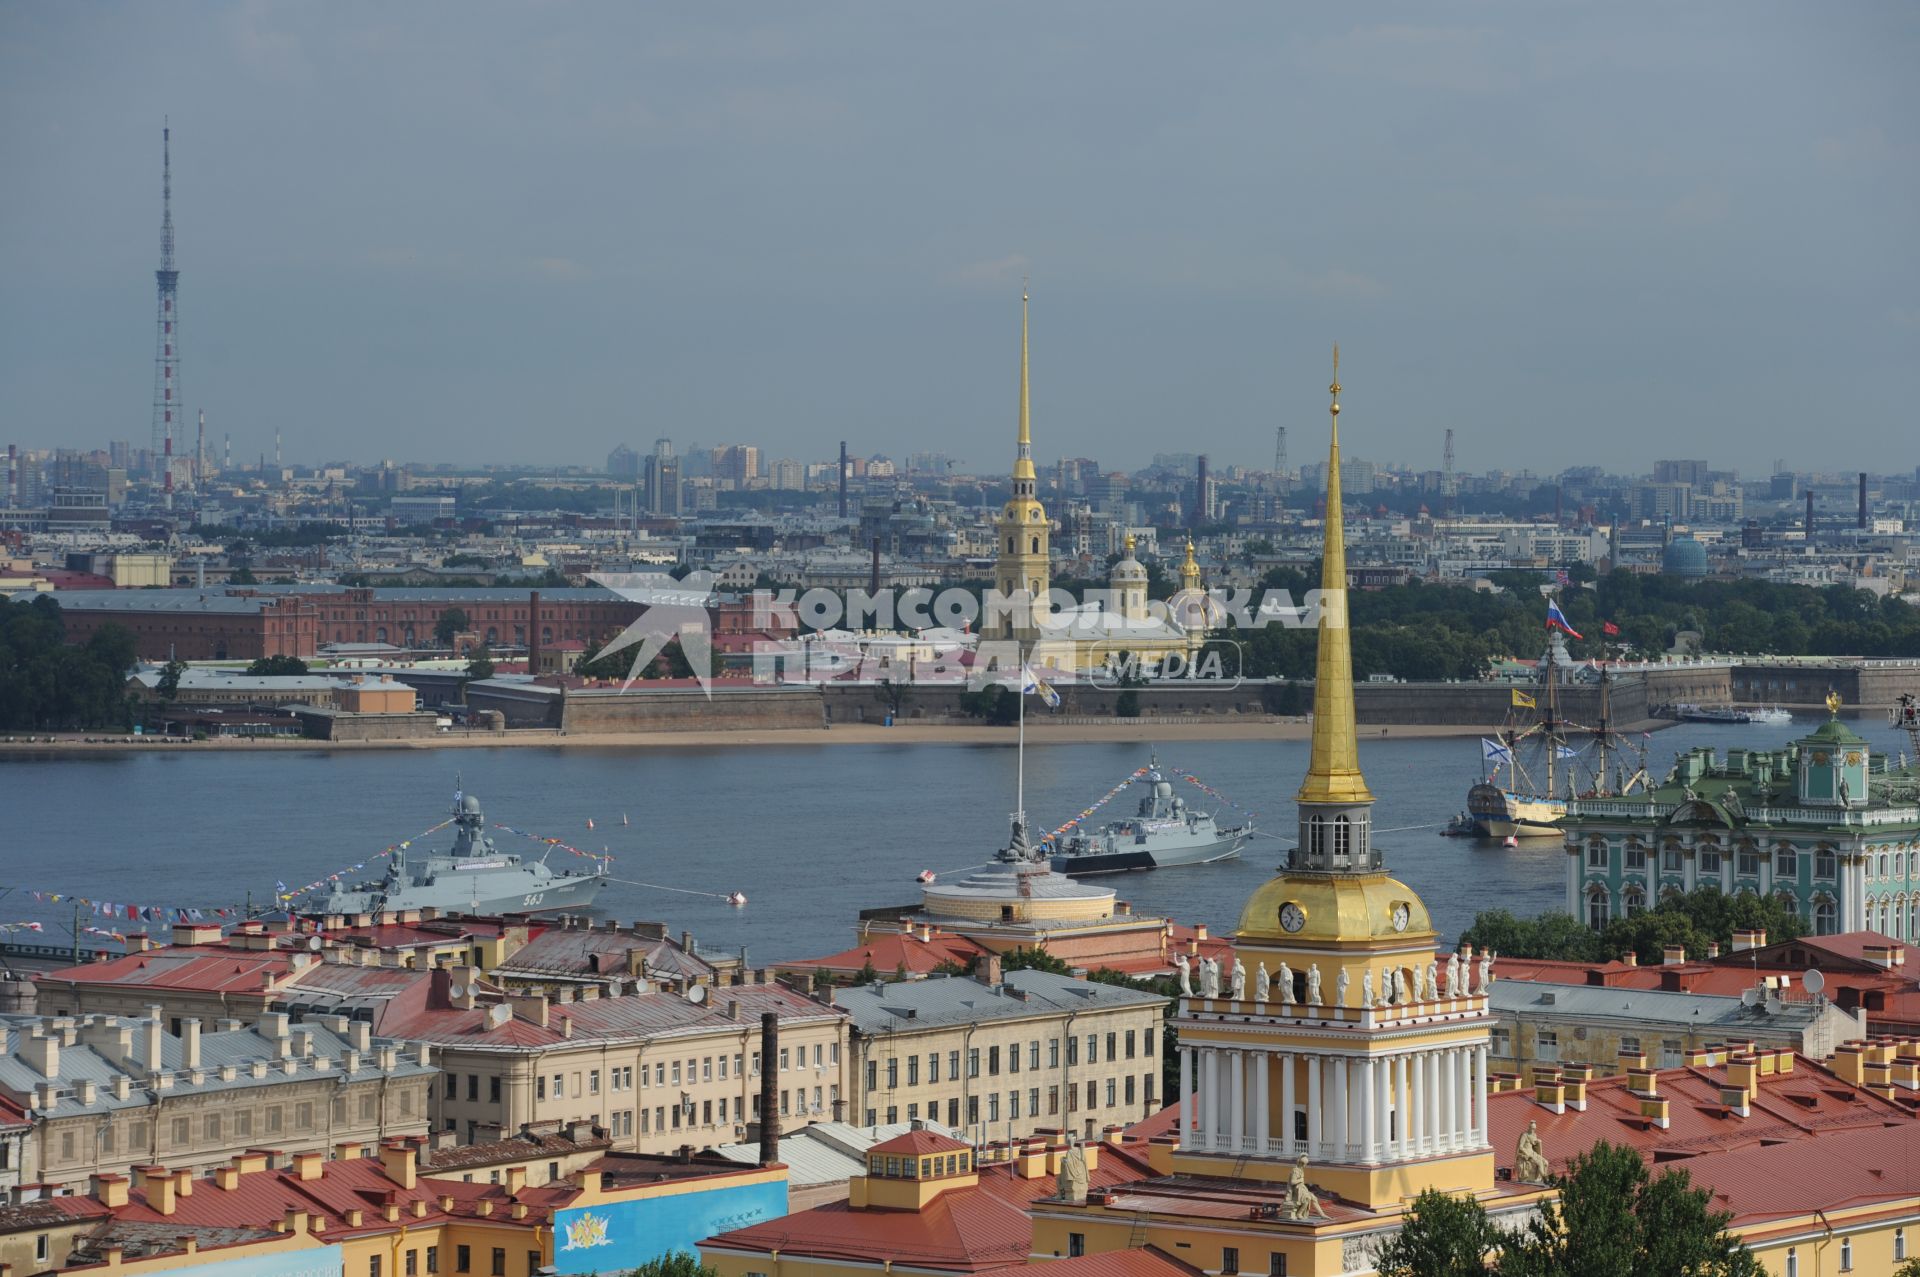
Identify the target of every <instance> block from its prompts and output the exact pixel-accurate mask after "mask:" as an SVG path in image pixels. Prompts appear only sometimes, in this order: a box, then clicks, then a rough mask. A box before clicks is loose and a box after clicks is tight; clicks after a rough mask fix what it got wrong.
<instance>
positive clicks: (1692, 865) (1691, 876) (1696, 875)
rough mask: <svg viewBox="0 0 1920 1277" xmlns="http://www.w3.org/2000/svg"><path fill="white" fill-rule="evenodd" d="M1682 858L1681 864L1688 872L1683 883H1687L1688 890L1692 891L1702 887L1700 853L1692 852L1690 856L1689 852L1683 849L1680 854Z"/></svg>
mask: <svg viewBox="0 0 1920 1277" xmlns="http://www.w3.org/2000/svg"><path fill="white" fill-rule="evenodd" d="M1680 857H1681V859H1680V863H1681V864H1682V865H1684V866H1685V867H1686V871H1687V872H1686V877H1685V878H1683V879H1682V881H1683V882H1685V883H1686V887H1687V890H1688V891H1692V890H1693V889H1694V888H1695V887H1698V886H1699V885H1700V853H1699V852H1692V853H1691V854H1689V852H1688V851H1687V850H1686V849H1684V848H1683V849H1682V850H1681V852H1680Z"/></svg>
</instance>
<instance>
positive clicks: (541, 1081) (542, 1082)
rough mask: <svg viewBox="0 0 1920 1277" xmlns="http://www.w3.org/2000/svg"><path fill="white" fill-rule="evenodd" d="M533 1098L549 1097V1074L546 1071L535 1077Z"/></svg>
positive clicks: (542, 1098)
mask: <svg viewBox="0 0 1920 1277" xmlns="http://www.w3.org/2000/svg"><path fill="white" fill-rule="evenodd" d="M533 1098H534V1099H536V1100H544V1099H546V1098H547V1075H546V1074H544V1073H542V1074H540V1075H539V1076H538V1077H536V1078H534V1079H533Z"/></svg>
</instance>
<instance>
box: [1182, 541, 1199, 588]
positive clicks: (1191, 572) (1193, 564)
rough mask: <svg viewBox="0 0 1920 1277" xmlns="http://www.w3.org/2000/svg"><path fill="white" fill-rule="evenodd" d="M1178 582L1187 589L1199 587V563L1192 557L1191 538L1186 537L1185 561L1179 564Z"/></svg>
mask: <svg viewBox="0 0 1920 1277" xmlns="http://www.w3.org/2000/svg"><path fill="white" fill-rule="evenodd" d="M1180 584H1181V587H1182V588H1184V589H1188V590H1197V589H1199V588H1200V564H1199V562H1198V561H1196V560H1195V559H1194V557H1193V538H1192V537H1188V538H1187V561H1186V562H1185V563H1182V564H1181V565H1180Z"/></svg>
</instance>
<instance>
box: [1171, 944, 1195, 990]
mask: <svg viewBox="0 0 1920 1277" xmlns="http://www.w3.org/2000/svg"><path fill="white" fill-rule="evenodd" d="M1173 969H1174V970H1176V971H1178V972H1179V973H1180V994H1181V996H1182V997H1188V998H1190V997H1192V996H1193V967H1192V964H1190V963H1189V962H1188V961H1187V955H1186V954H1184V953H1176V954H1174V955H1173Z"/></svg>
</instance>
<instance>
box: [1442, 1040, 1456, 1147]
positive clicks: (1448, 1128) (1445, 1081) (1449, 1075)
mask: <svg viewBox="0 0 1920 1277" xmlns="http://www.w3.org/2000/svg"><path fill="white" fill-rule="evenodd" d="M1459 1063H1460V1054H1459V1052H1457V1051H1455V1050H1453V1049H1452V1048H1451V1047H1449V1048H1448V1049H1446V1050H1444V1051H1442V1052H1441V1053H1440V1086H1441V1091H1442V1094H1441V1096H1440V1149H1441V1151H1442V1152H1445V1153H1451V1152H1453V1151H1454V1150H1455V1149H1457V1148H1459V1147H1460V1140H1459V1133H1460V1079H1459V1077H1458V1066H1459Z"/></svg>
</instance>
